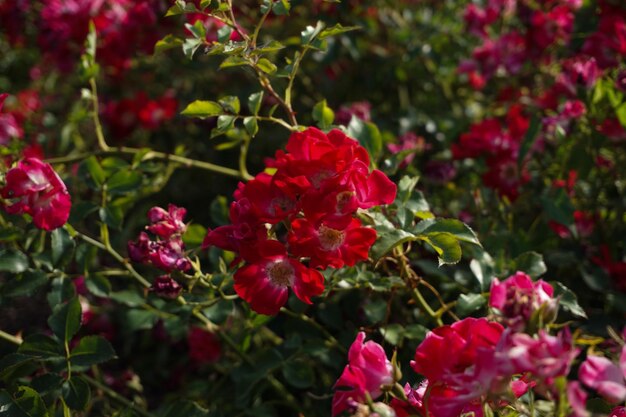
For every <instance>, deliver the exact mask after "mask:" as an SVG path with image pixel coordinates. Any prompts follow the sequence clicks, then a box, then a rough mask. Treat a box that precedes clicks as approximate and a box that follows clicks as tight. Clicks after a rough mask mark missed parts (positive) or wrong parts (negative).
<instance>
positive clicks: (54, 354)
mask: <svg viewBox="0 0 626 417" xmlns="http://www.w3.org/2000/svg"><path fill="white" fill-rule="evenodd" d="M17 351H18V353H21V354H23V355H28V356H32V357H35V358H38V359H43V360H46V359H63V358H65V349H64V348H63V346H62V345H60V344H59V342H58V341H56V340H55V339H53V338H52V337H50V336H46V335H45V334H33V335H30V336H28V337H27V338H26V339H24V342H22V344H21V345H20V347H19V348H18V349H17Z"/></svg>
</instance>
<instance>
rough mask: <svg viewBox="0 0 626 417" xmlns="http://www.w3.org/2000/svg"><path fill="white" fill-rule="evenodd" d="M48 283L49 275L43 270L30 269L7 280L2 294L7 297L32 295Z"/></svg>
mask: <svg viewBox="0 0 626 417" xmlns="http://www.w3.org/2000/svg"><path fill="white" fill-rule="evenodd" d="M47 283H48V277H47V276H46V273H45V272H43V271H39V270H35V269H29V270H27V271H25V272H24V273H22V274H21V275H20V276H17V277H13V278H11V279H10V280H7V282H6V284H4V285H3V286H2V294H3V295H5V296H6V297H23V296H25V295H32V294H33V293H34V292H35V291H36V290H37V289H39V288H40V287H41V286H43V285H45V284H47Z"/></svg>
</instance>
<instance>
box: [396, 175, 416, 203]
mask: <svg viewBox="0 0 626 417" xmlns="http://www.w3.org/2000/svg"><path fill="white" fill-rule="evenodd" d="M419 179H420V177H417V176H416V177H411V176H409V175H405V176H403V177H402V178H400V182H398V192H397V193H396V201H395V203H396V204H398V205H400V204H403V203H406V202H407V201H409V199H410V198H411V196H412V195H413V191H414V190H415V187H416V186H417V183H418V182H419Z"/></svg>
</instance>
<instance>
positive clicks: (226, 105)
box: [219, 96, 241, 114]
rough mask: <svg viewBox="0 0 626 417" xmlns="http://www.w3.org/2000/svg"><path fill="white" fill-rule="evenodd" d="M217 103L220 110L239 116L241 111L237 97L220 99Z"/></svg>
mask: <svg viewBox="0 0 626 417" xmlns="http://www.w3.org/2000/svg"><path fill="white" fill-rule="evenodd" d="M219 103H220V105H221V106H222V108H223V109H224V110H225V111H226V112H228V113H233V114H239V110H241V105H240V104H239V97H237V96H226V97H222V98H221V99H219Z"/></svg>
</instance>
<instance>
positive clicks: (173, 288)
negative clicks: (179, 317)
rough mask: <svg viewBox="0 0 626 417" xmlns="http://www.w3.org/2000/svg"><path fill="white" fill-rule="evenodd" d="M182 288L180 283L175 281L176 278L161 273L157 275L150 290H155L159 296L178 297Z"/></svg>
mask: <svg viewBox="0 0 626 417" xmlns="http://www.w3.org/2000/svg"><path fill="white" fill-rule="evenodd" d="M182 290H183V288H182V287H181V286H180V284H178V282H176V281H174V279H172V277H170V276H169V275H161V276H159V277H157V278H156V279H155V280H154V282H153V283H152V286H151V287H150V291H152V292H154V293H155V294H156V295H158V296H159V297H163V298H170V299H175V298H176V297H178V296H179V295H180V293H181V291H182Z"/></svg>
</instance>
